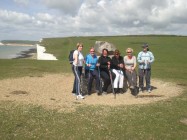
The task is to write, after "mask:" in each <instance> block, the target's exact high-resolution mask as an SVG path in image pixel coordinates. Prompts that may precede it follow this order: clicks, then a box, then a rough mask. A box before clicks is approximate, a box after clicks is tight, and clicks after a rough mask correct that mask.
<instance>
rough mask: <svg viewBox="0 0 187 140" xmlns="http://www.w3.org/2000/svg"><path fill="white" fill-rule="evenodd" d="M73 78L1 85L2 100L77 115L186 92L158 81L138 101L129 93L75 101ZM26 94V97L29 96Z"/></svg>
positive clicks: (55, 77) (58, 76)
mask: <svg viewBox="0 0 187 140" xmlns="http://www.w3.org/2000/svg"><path fill="white" fill-rule="evenodd" d="M73 78H74V77H73V75H71V74H63V75H61V74H51V75H44V76H42V77H22V78H16V79H6V80H1V81H0V93H1V94H0V100H2V101H7V100H8V101H15V102H22V103H26V104H27V103H29V104H34V105H42V106H43V107H45V108H48V109H58V110H59V111H64V110H68V111H73V110H74V109H75V108H76V107H77V106H80V105H107V106H118V105H132V104H147V103H152V102H156V101H160V100H165V99H168V98H170V97H174V96H178V95H179V94H180V93H182V88H181V86H179V85H176V84H175V83H166V82H163V81H161V80H158V79H153V80H152V85H153V87H154V88H153V90H152V92H151V93H147V92H145V93H140V94H139V95H138V96H137V97H134V96H132V95H131V94H130V91H127V92H126V93H124V94H117V97H116V99H114V95H113V94H108V95H105V96H98V95H97V94H92V95H90V96H86V98H85V99H84V100H75V96H73V95H72V93H71V91H72V85H73ZM25 93H26V94H25Z"/></svg>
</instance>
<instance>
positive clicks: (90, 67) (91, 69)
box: [85, 48, 99, 94]
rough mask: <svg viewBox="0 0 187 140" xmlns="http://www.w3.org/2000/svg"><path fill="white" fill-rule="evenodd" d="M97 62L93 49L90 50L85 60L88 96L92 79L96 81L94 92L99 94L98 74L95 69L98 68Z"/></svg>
mask: <svg viewBox="0 0 187 140" xmlns="http://www.w3.org/2000/svg"><path fill="white" fill-rule="evenodd" d="M97 62H98V59H97V56H96V55H95V50H94V48H91V49H90V54H88V55H87V56H86V58H85V63H86V67H85V70H86V71H87V72H86V73H87V75H88V94H91V89H92V82H93V78H95V81H96V92H97V94H99V74H98V71H97V70H96V67H97V66H99V64H98V63H97Z"/></svg>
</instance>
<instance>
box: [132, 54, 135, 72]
mask: <svg viewBox="0 0 187 140" xmlns="http://www.w3.org/2000/svg"><path fill="white" fill-rule="evenodd" d="M133 61H134V65H133V67H132V70H135V68H136V56H133Z"/></svg>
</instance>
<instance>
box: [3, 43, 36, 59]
mask: <svg viewBox="0 0 187 140" xmlns="http://www.w3.org/2000/svg"><path fill="white" fill-rule="evenodd" d="M30 52H36V46H8V45H0V59H14V58H23V57H26V56H27V54H28V53H30Z"/></svg>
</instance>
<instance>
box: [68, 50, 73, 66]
mask: <svg viewBox="0 0 187 140" xmlns="http://www.w3.org/2000/svg"><path fill="white" fill-rule="evenodd" d="M74 51H75V50H71V51H70V52H69V57H68V59H69V63H70V64H73V60H74V59H73V53H74Z"/></svg>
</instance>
